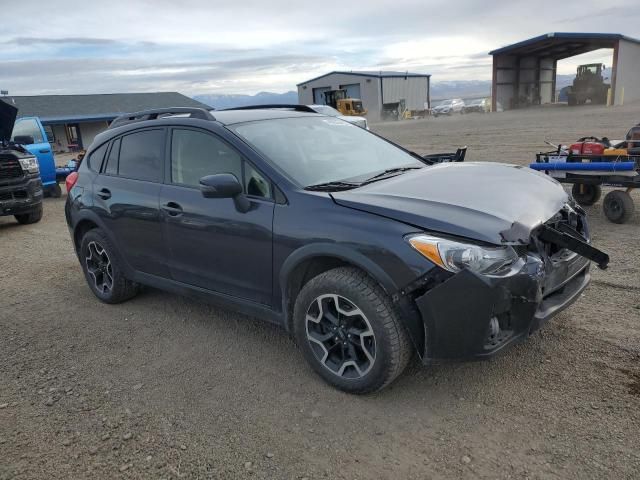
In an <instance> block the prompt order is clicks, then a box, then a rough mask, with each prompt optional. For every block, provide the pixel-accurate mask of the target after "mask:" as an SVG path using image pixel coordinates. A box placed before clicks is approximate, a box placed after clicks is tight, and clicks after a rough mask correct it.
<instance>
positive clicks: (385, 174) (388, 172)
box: [362, 167, 423, 185]
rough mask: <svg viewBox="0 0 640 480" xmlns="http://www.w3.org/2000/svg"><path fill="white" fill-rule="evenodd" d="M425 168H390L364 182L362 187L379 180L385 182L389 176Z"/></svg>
mask: <svg viewBox="0 0 640 480" xmlns="http://www.w3.org/2000/svg"><path fill="white" fill-rule="evenodd" d="M421 168H423V167H396V168H388V169H386V170H385V171H384V172H380V173H378V174H376V175H374V176H373V177H371V178H367V179H366V180H365V181H364V182H362V185H366V184H367V183H371V182H375V181H377V180H383V179H385V178H387V177H388V176H390V175H391V176H394V177H395V175H393V174H394V173H402V172H406V171H407V170H419V169H421Z"/></svg>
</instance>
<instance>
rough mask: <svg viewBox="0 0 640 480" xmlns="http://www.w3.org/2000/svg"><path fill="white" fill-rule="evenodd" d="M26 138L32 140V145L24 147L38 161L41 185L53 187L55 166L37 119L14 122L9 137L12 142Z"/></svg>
mask: <svg viewBox="0 0 640 480" xmlns="http://www.w3.org/2000/svg"><path fill="white" fill-rule="evenodd" d="M26 136H28V137H32V138H33V143H30V144H28V145H24V146H25V148H26V149H27V150H29V152H30V153H31V154H33V155H35V156H36V158H37V159H38V164H39V166H40V178H41V179H42V184H43V185H44V186H50V185H54V184H55V183H56V164H55V161H54V159H53V151H52V150H51V145H50V144H49V141H48V139H47V137H46V135H45V133H44V129H43V128H42V124H41V123H40V120H39V119H38V118H36V117H24V118H21V119H19V120H17V121H16V124H15V127H13V133H12V135H11V138H12V140H14V141H15V138H16V137H26ZM18 143H22V142H18Z"/></svg>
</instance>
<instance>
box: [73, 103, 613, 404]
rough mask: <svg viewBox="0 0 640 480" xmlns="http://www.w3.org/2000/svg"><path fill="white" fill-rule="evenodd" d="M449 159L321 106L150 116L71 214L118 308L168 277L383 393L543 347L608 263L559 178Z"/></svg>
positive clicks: (113, 153) (101, 285)
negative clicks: (280, 331) (432, 368)
mask: <svg viewBox="0 0 640 480" xmlns="http://www.w3.org/2000/svg"><path fill="white" fill-rule="evenodd" d="M214 115H215V117H214ZM431 163H432V160H430V159H429V158H428V157H427V158H422V157H420V156H419V155H417V154H415V153H412V152H409V151H407V150H405V149H403V148H401V147H399V146H397V145H395V144H393V143H391V142H389V141H388V140H385V139H383V138H381V137H379V136H377V135H375V134H373V133H370V132H368V131H366V130H364V129H362V128H358V127H356V126H354V125H352V124H349V123H347V122H344V121H342V120H340V119H337V118H332V117H327V116H323V115H318V114H316V113H313V112H312V111H311V110H310V109H308V107H304V106H295V107H291V108H243V109H235V110H227V111H215V112H208V111H206V110H198V109H179V108H175V109H167V110H160V111H147V112H139V113H135V114H131V115H128V116H123V117H120V118H118V119H116V120H115V121H114V122H113V123H112V125H111V127H110V128H109V129H108V130H107V131H105V132H103V133H101V134H100V135H98V136H97V137H96V139H95V141H94V142H93V144H92V145H91V147H90V148H89V149H88V152H87V155H86V157H85V160H84V162H83V163H82V164H81V166H80V168H79V171H78V173H77V175H74V176H73V177H72V179H71V180H70V181H69V182H68V184H67V186H68V188H69V195H68V198H67V203H66V209H65V212H66V219H67V223H68V225H69V229H70V232H71V237H72V239H73V244H74V246H75V249H76V252H77V255H78V258H79V260H80V264H81V266H82V269H83V271H84V276H85V278H86V280H87V282H88V284H89V287H90V288H91V290H92V291H93V293H94V294H95V295H96V296H97V297H98V298H99V299H100V300H102V301H103V302H107V303H117V302H122V301H123V300H127V299H129V298H131V297H133V296H134V295H136V293H137V292H138V291H139V287H140V286H141V285H149V286H152V287H156V288H160V289H164V290H168V291H172V292H177V293H182V294H190V295H193V296H196V297H199V298H202V299H206V300H211V301H214V302H216V303H218V304H220V305H223V306H227V307H231V308H232V309H235V310H237V311H240V312H243V313H245V314H249V315H254V316H257V317H260V318H263V319H266V320H269V321H273V322H275V323H277V324H280V325H282V326H283V327H284V328H285V329H286V330H288V331H289V332H291V333H292V334H293V336H294V337H295V340H296V342H297V344H298V345H299V347H300V349H301V350H302V352H303V355H304V357H305V358H306V360H307V361H308V362H309V363H310V365H311V366H312V367H313V369H314V370H315V371H316V372H317V373H318V374H319V375H320V376H321V377H322V378H324V379H325V380H326V381H327V382H329V383H330V384H332V385H334V386H336V387H338V388H340V389H343V390H345V391H348V392H353V393H365V392H371V391H375V390H379V389H381V388H383V387H384V386H386V385H388V384H389V383H390V382H391V381H393V380H394V379H395V378H396V377H397V376H398V375H399V374H400V373H401V372H402V370H403V369H404V368H405V366H406V365H407V363H408V362H409V359H410V358H411V357H412V354H413V353H414V352H415V353H417V354H418V355H419V356H420V358H421V359H422V361H423V362H424V363H429V362H434V361H441V360H452V359H455V360H458V359H472V358H487V357H491V356H492V355H494V354H496V353H497V352H499V351H501V350H504V349H505V347H507V346H509V345H512V344H514V343H516V342H518V341H521V340H523V339H525V338H526V337H527V336H529V335H530V334H531V333H532V332H534V331H535V330H537V329H538V328H539V327H540V326H541V325H542V324H544V323H545V322H546V321H547V320H548V319H549V318H550V317H551V316H553V315H554V314H556V313H558V312H559V311H560V310H562V309H563V308H565V307H567V306H568V305H569V304H571V303H572V302H573V301H574V300H576V299H577V298H578V297H579V296H580V294H581V292H582V291H583V290H584V289H585V287H586V286H587V284H588V283H589V264H590V260H593V261H595V262H597V263H598V264H599V266H601V267H603V268H604V267H606V264H607V262H608V257H607V256H606V254H604V253H602V252H600V251H599V250H597V249H595V248H594V247H593V246H591V244H590V241H589V231H588V227H587V222H586V218H585V214H584V212H583V211H582V210H581V209H580V207H579V206H578V205H576V204H575V203H574V202H573V201H572V199H571V198H570V197H569V196H568V195H567V193H565V191H564V190H563V188H562V187H561V186H560V185H559V184H558V183H557V182H556V181H555V180H553V179H551V178H549V177H548V176H546V175H544V174H541V173H537V172H534V171H532V170H529V169H527V168H522V167H519V166H512V165H504V164H497V163H443V164H435V165H432V164H431Z"/></svg>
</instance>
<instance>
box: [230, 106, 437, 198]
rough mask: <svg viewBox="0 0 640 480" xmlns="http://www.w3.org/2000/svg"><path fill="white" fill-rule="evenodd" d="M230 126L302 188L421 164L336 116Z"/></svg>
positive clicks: (364, 178)
mask: <svg viewBox="0 0 640 480" xmlns="http://www.w3.org/2000/svg"><path fill="white" fill-rule="evenodd" d="M230 128H231V129H232V130H233V131H234V132H235V133H236V134H237V135H239V136H240V137H242V138H243V139H244V140H245V141H246V142H248V143H249V144H250V145H252V146H253V147H254V148H255V149H256V150H258V151H259V152H261V153H262V154H263V155H264V156H265V157H266V158H267V159H268V160H270V161H271V163H272V164H273V165H274V166H276V167H277V168H278V169H279V170H280V171H282V172H283V173H284V174H285V175H287V176H288V177H289V178H291V179H292V180H293V181H294V182H295V183H297V184H299V185H301V186H303V187H307V186H310V185H317V184H320V183H326V182H337V181H354V182H358V181H364V180H366V179H368V178H369V177H371V176H372V175H375V174H377V173H380V172H383V171H385V170H388V169H393V168H399V167H422V166H424V164H423V163H422V162H420V161H419V160H418V159H417V158H415V157H414V156H412V155H410V154H408V153H406V152H404V151H403V150H401V149H399V148H398V147H395V146H394V145H392V144H390V143H389V142H387V141H385V140H383V139H381V138H379V137H376V136H375V135H373V134H371V133H369V132H368V131H366V130H364V129H362V128H360V127H357V126H355V125H352V124H350V123H348V122H345V121H342V120H339V119H337V118H326V117H298V118H282V119H276V120H263V121H257V122H249V123H242V124H238V125H232V126H231V127H230Z"/></svg>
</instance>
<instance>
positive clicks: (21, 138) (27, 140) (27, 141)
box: [13, 135, 36, 145]
mask: <svg viewBox="0 0 640 480" xmlns="http://www.w3.org/2000/svg"><path fill="white" fill-rule="evenodd" d="M13 141H14V143H17V144H19V145H33V144H34V143H36V141H35V140H34V138H33V137H32V136H31V135H16V136H15V137H13Z"/></svg>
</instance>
